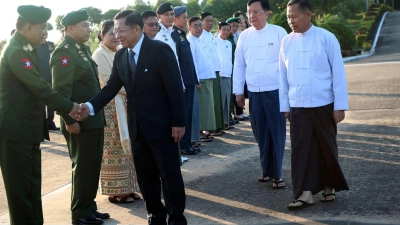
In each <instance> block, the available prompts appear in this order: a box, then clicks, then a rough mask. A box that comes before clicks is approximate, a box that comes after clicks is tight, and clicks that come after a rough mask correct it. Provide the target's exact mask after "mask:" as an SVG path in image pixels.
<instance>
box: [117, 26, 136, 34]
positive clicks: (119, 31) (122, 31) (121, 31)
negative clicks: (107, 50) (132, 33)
mask: <svg viewBox="0 0 400 225" xmlns="http://www.w3.org/2000/svg"><path fill="white" fill-rule="evenodd" d="M131 28H133V27H128V28H125V29H119V30H114V31H113V33H114V34H115V35H118V34H121V35H122V34H124V32H125V31H126V30H128V29H131Z"/></svg>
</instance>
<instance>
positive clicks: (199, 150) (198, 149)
mask: <svg viewBox="0 0 400 225" xmlns="http://www.w3.org/2000/svg"><path fill="white" fill-rule="evenodd" d="M189 149H191V150H193V151H195V152H201V148H200V147H194V146H190V147H189Z"/></svg>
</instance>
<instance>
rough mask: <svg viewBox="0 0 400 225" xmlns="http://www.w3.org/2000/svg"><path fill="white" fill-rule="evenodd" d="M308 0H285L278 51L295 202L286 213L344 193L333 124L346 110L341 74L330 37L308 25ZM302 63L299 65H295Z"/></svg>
mask: <svg viewBox="0 0 400 225" xmlns="http://www.w3.org/2000/svg"><path fill="white" fill-rule="evenodd" d="M311 17H312V12H311V4H310V2H309V1H308V0H291V1H289V3H288V4H287V18H288V23H289V26H290V27H291V28H292V30H293V32H292V33H290V34H289V35H288V36H286V37H285V38H284V39H283V40H282V45H281V49H280V58H279V62H280V67H279V71H280V77H281V85H280V89H279V93H280V110H281V112H284V113H285V117H286V118H287V119H288V120H289V121H290V143H291V146H292V163H291V169H292V183H293V195H294V199H295V201H294V202H293V203H291V204H289V206H288V208H289V209H291V210H293V209H300V208H303V207H305V206H309V205H312V204H313V203H314V201H313V196H312V195H313V194H316V193H318V192H320V191H323V192H322V196H321V198H320V201H321V202H332V201H334V200H335V197H336V196H335V191H341V190H348V189H349V187H348V185H347V182H346V179H345V177H344V175H343V172H342V170H341V168H340V165H339V162H338V147H337V141H336V133H337V123H339V122H341V121H342V120H343V119H344V117H345V110H347V109H348V97H347V83H346V72H345V69H344V64H343V60H342V56H341V53H340V45H339V42H338V40H337V38H336V37H335V35H334V34H332V33H331V32H329V31H327V30H325V29H322V28H319V27H315V26H314V25H312V23H311ZM298 59H302V60H298Z"/></svg>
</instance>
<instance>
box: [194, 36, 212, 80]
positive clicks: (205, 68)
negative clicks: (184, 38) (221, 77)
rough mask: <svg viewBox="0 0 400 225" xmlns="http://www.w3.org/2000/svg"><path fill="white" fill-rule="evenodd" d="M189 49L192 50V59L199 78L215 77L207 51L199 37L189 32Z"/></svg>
mask: <svg viewBox="0 0 400 225" xmlns="http://www.w3.org/2000/svg"><path fill="white" fill-rule="evenodd" d="M188 41H189V42H190V50H191V51H192V55H193V61H194V62H195V67H196V70H197V77H198V79H199V80H204V79H214V78H216V75H215V71H214V70H213V66H212V63H211V59H210V56H209V55H208V51H207V49H206V47H205V45H204V43H203V41H202V40H201V39H200V38H197V37H195V36H193V35H192V34H189V36H188Z"/></svg>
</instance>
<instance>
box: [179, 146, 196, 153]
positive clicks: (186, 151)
mask: <svg viewBox="0 0 400 225" xmlns="http://www.w3.org/2000/svg"><path fill="white" fill-rule="evenodd" d="M181 154H182V155H196V151H195V150H194V149H193V147H189V148H188V149H181Z"/></svg>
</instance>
